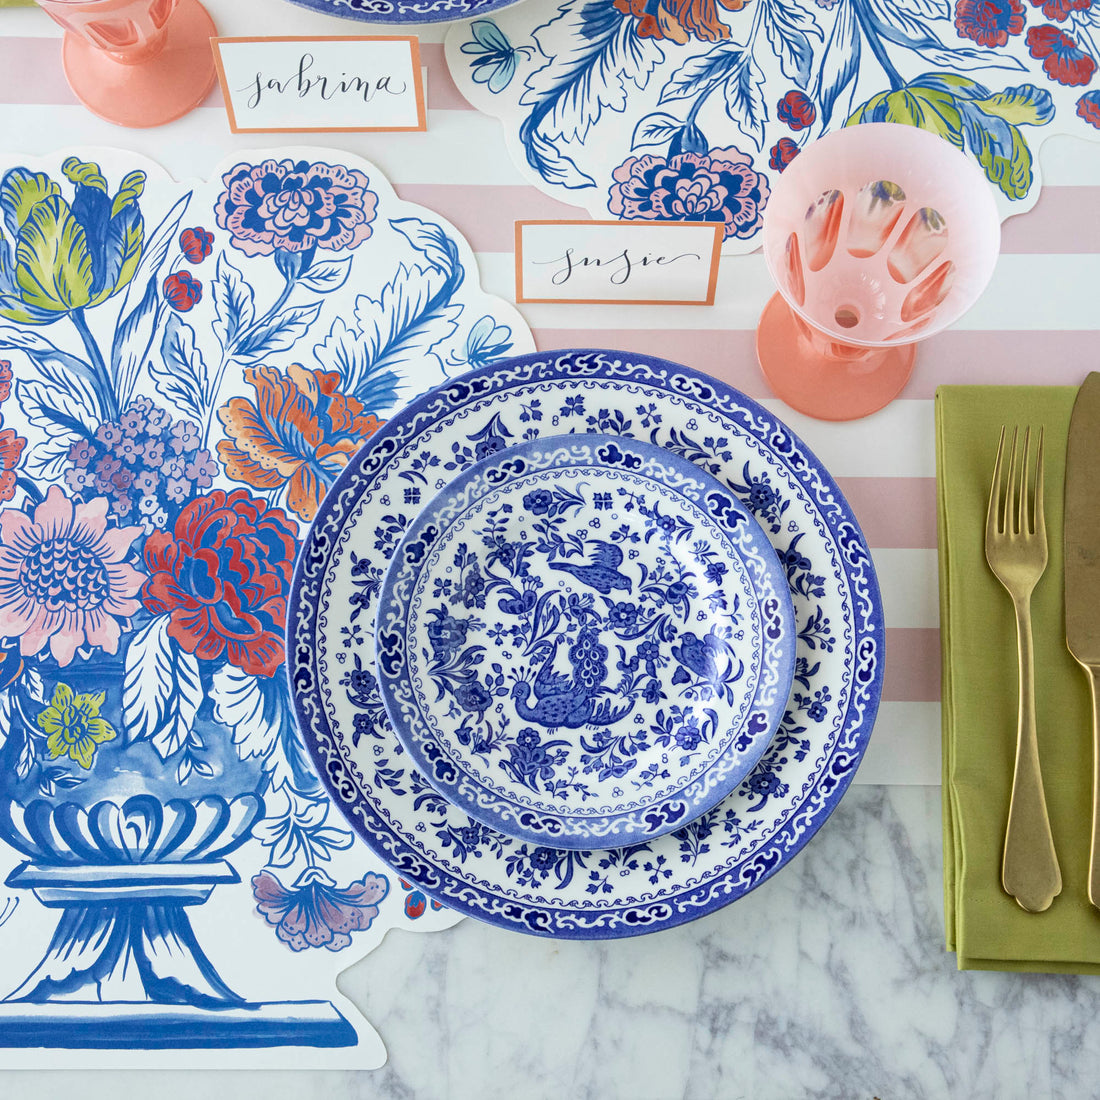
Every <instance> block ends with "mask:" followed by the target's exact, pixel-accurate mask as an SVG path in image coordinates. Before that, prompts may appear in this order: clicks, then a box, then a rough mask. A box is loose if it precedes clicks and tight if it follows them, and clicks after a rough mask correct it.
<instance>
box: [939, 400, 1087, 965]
mask: <svg viewBox="0 0 1100 1100" xmlns="http://www.w3.org/2000/svg"><path fill="white" fill-rule="evenodd" d="M1076 395H1077V390H1076V389H1075V388H1074V387H1070V386H942V387H941V388H940V389H939V390H938V391H937V393H936V464H937V488H938V507H939V559H940V630H941V638H942V644H943V692H942V694H943V835H944V907H945V914H946V929H947V947H948V949H949V950H954V951H956V952H957V954H958V964H959V968H960V969H980V970H1036V971H1056V972H1059V971H1061V972H1071V973H1100V911H1098V910H1096V909H1094V908H1093V907H1092V906H1091V905H1090V904H1089V901H1088V897H1087V894H1086V884H1087V880H1088V861H1089V833H1090V821H1091V812H1092V733H1091V728H1092V727H1091V722H1092V716H1091V702H1090V695H1089V688H1088V682H1087V679H1086V677H1085V673H1084V671H1083V670H1082V669H1081V668H1080V667H1079V666H1078V664H1077V663H1076V661H1074V659H1073V658H1072V657H1071V656H1070V653H1069V651H1068V650H1067V649H1066V644H1065V616H1064V610H1063V607H1064V597H1063V593H1064V584H1063V578H1062V516H1063V507H1062V495H1063V486H1064V481H1065V449H1066V438H1067V434H1068V430H1069V418H1070V413H1071V411H1072V408H1073V401H1074V398H1075V397H1076ZM1002 424H1007V425H1009V431H1010V432H1011V426H1012V425H1014V424H1020V425H1021V426H1023V425H1026V424H1030V425H1031V426H1032V435H1033V438H1034V434H1035V430H1036V429H1037V428H1038V426H1039V425H1040V424H1041V425H1043V426H1044V428H1045V437H1046V443H1045V463H1046V477H1045V482H1044V490H1045V496H1046V507H1045V514H1046V521H1047V537H1048V542H1049V547H1050V561H1049V564H1048V566H1047V570H1046V573H1045V574H1044V575H1043V577H1042V579H1041V580H1040V581H1039V584H1038V585H1037V587H1036V589H1035V594H1034V596H1033V599H1032V612H1033V616H1034V636H1035V688H1036V713H1037V719H1038V735H1039V756H1040V760H1041V764H1042V770H1043V781H1044V785H1045V788H1046V797H1047V806H1048V808H1049V811H1050V819H1051V828H1052V830H1053V833H1054V843H1055V847H1056V848H1057V851H1058V860H1059V863H1060V865H1061V868H1062V893H1061V894H1060V895H1059V896H1058V897H1056V898H1055V899H1054V903H1053V904H1052V905H1051V907H1050V908H1049V909H1048V910H1047V911H1046V912H1045V913H1035V914H1033V913H1026V912H1024V910H1022V909H1021V908H1020V907H1019V906H1018V905H1017V904H1016V902H1015V901H1014V900H1013V899H1012V898H1011V897H1009V896H1008V895H1007V894H1005V893H1004V891H1003V889H1002V888H1001V850H1002V846H1003V844H1004V829H1005V821H1006V819H1007V814H1008V803H1009V797H1010V794H1011V786H1012V768H1013V762H1014V759H1015V742H1016V699H1017V695H1016V691H1017V683H1016V630H1015V621H1014V618H1013V612H1012V605H1011V602H1010V600H1009V598H1008V594H1007V593H1006V592H1005V590H1004V589H1003V588H1002V587H1001V585H1000V582H999V581H998V580H997V579H996V578H995V577H994V576H993V574H992V573H991V572H990V570H989V566H988V565H987V564H986V560H985V544H984V538H985V511H986V505H987V503H988V498H989V487H990V482H991V480H992V476H993V464H994V460H995V458H996V454H997V440H998V437H999V434H1000V429H1001V425H1002ZM1096 476H1097V477H1100V464H1098V468H1097V470H1096ZM1097 538H1098V539H1100V529H1098V530H1097ZM1097 614H1100V607H1098V608H1097Z"/></svg>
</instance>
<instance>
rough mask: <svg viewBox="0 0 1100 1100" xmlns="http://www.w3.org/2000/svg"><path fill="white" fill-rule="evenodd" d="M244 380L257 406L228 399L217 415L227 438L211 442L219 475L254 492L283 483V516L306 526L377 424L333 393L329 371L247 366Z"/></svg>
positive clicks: (334, 375)
mask: <svg viewBox="0 0 1100 1100" xmlns="http://www.w3.org/2000/svg"><path fill="white" fill-rule="evenodd" d="M244 376H245V381H246V382H248V384H249V385H250V386H252V387H253V388H254V389H255V390H256V403H255V404H253V403H252V402H251V401H249V400H248V398H246V397H234V398H232V399H231V400H230V401H229V403H228V404H227V405H225V406H224V407H223V408H222V409H221V410H220V411H219V412H218V416H219V418H220V419H221V422H222V423H223V424H224V425H225V430H226V434H227V435H228V436H229V438H228V439H223V440H222V441H221V442H220V443H219V444H218V454H219V456H220V457H221V460H222V462H224V463H225V472H226V473H227V474H228V475H229V476H230V477H231V478H233V480H234V481H243V482H244V483H245V484H246V485H252V486H254V487H255V488H257V489H277V488H279V487H280V486H282V485H288V486H289V495H288V497H287V504H288V506H289V507H290V510H291V511H292V512H294V514H295V515H297V516H299V517H301V518H302V519H304V520H311V519H313V517H314V516H315V515H316V514H317V506H318V505H319V504H320V503H321V500H322V499H323V498H324V495H325V492H326V491H327V489H328V486H329V485H331V484H332V482H333V481H334V480H335V478H336V475H337V474H339V473H340V471H341V470H342V469H343V468H344V467H345V466H346V465H347V463H348V459H349V458H350V457H351V456H352V455H353V454H354V453H355V452H356V451H357V450H358V449H359V448H360V447H361V446H362V445H363V443H364V442H365V441H366V440H367V439H369V438H370V437H371V436H372V435H374V433H375V432H376V431H378V429H379V428H380V427H381V426H382V422H381V421H380V420H378V419H377V418H376V417H374V416H372V415H370V414H366V415H364V413H363V406H362V405H361V404H360V403H359V402H358V401H356V400H355V398H354V397H345V396H344V395H343V394H342V393H341V392H340V391H339V389H337V386H338V385H339V383H340V375H339V374H337V373H336V372H335V371H322V370H306V368H305V367H302V366H299V365H298V364H297V363H294V364H292V365H291V366H290V367H289V369H288V370H287V371H286V373H283V372H282V371H279V370H276V369H275V368H274V367H248V368H246V370H245V372H244Z"/></svg>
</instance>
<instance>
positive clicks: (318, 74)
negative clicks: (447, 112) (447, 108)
mask: <svg viewBox="0 0 1100 1100" xmlns="http://www.w3.org/2000/svg"><path fill="white" fill-rule="evenodd" d="M212 41H213V44H214V57H215V60H216V62H217V65H218V76H219V79H220V80H221V85H222V95H223V96H224V98H225V109H226V111H227V113H228V115H229V128H230V129H231V130H232V131H233V133H235V134H261V133H264V134H266V133H278V134H304V133H330V134H339V133H357V132H361V131H378V132H392V131H397V130H424V129H426V128H427V116H426V114H425V109H424V82H423V78H422V74H421V68H420V44H419V40H418V39H417V38H415V37H413V36H410V35H387V36H384V37H373V36H368V37H363V36H359V37H353V38H345V37H340V38H335V37H334V38H215V39H213V40H212Z"/></svg>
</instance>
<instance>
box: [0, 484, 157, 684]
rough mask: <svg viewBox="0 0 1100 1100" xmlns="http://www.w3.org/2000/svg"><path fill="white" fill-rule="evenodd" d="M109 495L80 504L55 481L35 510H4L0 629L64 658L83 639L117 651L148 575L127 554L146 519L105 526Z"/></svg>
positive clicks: (24, 650) (0, 517)
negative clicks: (123, 625)
mask: <svg viewBox="0 0 1100 1100" xmlns="http://www.w3.org/2000/svg"><path fill="white" fill-rule="evenodd" d="M107 504H108V502H107V498H106V497H95V498H94V499H93V500H90V501H88V502H87V503H86V504H84V503H78V504H76V505H75V506H74V505H73V502H72V501H71V500H69V499H68V498H67V497H66V496H65V493H64V492H63V491H62V490H61V489H60V488H59V487H58V486H56V485H52V486H50V489H49V492H48V493H47V494H46V499H45V500H44V501H43V502H42V503H41V504H39V505H38V507H37V508H35V510H34V517H33V519H32V518H31V516H29V515H28V514H27V513H26V512H23V511H21V510H20V509H18V508H6V509H4V510H3V511H2V512H0V636H2V637H6V638H18V639H19V651H20V653H21V654H22V655H23V656H24V657H27V656H31V655H33V654H36V653H39V652H41V650H43V649H44V648H45V647H46V645H47V643H48V644H49V647H50V653H51V654H52V655H53V656H54V657H55V658H56V659H57V663H58V664H59V665H63V666H64V665H67V664H69V662H70V661H72V659H73V656H74V655H75V653H76V651H77V649H79V648H80V647H81V646H82V645H89V646H95V647H98V648H100V649H102V650H103V651H104V652H105V653H115V652H117V651H118V641H119V635H120V633H121V625H120V624H121V623H123V622H125V620H127V619H129V618H130V616H131V615H133V614H134V613H135V612H136V611H137V610H138V609H139V608H140V606H141V604H140V603H138V601H137V600H136V599H134V597H135V596H136V595H137V593H138V591H139V590H140V589H141V586H142V584H143V582H144V581H145V576H144V574H142V573H139V572H138V571H137V570H136V569H135V568H134V567H133V566H131V565H128V564H127V563H126V561H125V560H124V559H125V558H126V555H127V554H128V552H129V550H130V544H131V543H132V542H133V541H134V539H136V538H137V537H138V536H139V535H140V534H141V533H142V528H141V527H115V528H111V529H110V530H109V529H108V527H107Z"/></svg>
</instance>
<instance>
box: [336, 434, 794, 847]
mask: <svg viewBox="0 0 1100 1100" xmlns="http://www.w3.org/2000/svg"><path fill="white" fill-rule="evenodd" d="M366 522H367V523H368V524H369V523H370V521H369V520H367V521H366ZM364 533H365V534H367V535H368V536H369V534H370V533H371V532H370V529H369V526H368V528H367V529H366V530H365V531H364ZM353 539H354V536H353ZM376 647H377V649H376V654H377V667H378V679H379V683H380V685H381V689H382V698H383V701H384V702H385V705H386V712H387V714H388V715H389V718H390V722H391V723H392V725H393V728H394V730H395V731H396V733H397V736H398V738H399V739H400V741H401V743H402V744H403V745H404V746H405V749H406V750H407V751H408V753H409V755H410V756H411V757H412V760H413V764H414V765H415V766H416V768H417V769H418V770H419V771H420V773H421V775H423V776H424V778H425V779H427V780H428V782H429V783H431V784H432V786H433V787H435V789H436V790H438V791H439V792H440V793H441V794H443V795H444V796H445V797H446V798H448V799H449V800H450V801H451V802H452V803H454V804H455V805H456V806H458V807H460V808H462V809H464V810H465V811H466V812H467V813H468V814H469V815H470V816H471V817H473V818H476V819H477V820H479V821H482V822H484V823H485V824H487V825H490V826H492V827H494V828H496V829H499V830H500V831H501V832H502V833H505V834H507V835H508V836H511V837H516V838H518V839H520V840H526V841H530V842H531V843H533V844H535V845H539V844H546V845H552V846H553V847H555V848H583V849H593V848H612V847H615V848H622V847H625V846H627V845H636V844H640V843H643V842H646V841H649V840H652V839H654V838H656V837H658V836H661V835H663V834H664V833H668V832H671V831H672V830H673V829H676V828H679V827H681V826H683V825H686V824H687V823H688V822H689V821H691V820H693V819H694V818H696V817H698V816H699V815H700V814H701V813H704V812H705V811H707V810H709V809H711V808H712V807H713V806H714V805H715V804H716V803H718V802H720V801H721V800H722V799H723V798H724V797H725V796H726V795H728V794H729V793H730V792H731V791H732V790H734V788H736V787H737V785H738V784H739V783H740V782H741V780H742V779H744V778H745V776H746V775H748V773H749V772H750V771H751V770H752V769H753V767H754V766H755V765H756V763H757V761H758V760H759V759H760V757H761V756H762V755H763V754H764V751H765V749H767V747H768V743H769V742H770V741H771V739H772V735H773V734H774V733H775V731H776V728H777V727H778V725H779V722H780V719H781V718H782V717H783V714H784V712H785V709H786V705H787V700H788V698H789V697H790V692H791V678H792V675H793V673H794V649H795V636H794V613H793V610H792V605H791V597H790V592H789V590H788V588H787V582H786V576H785V575H784V573H783V569H782V567H781V566H780V564H779V558H778V557H777V555H776V553H775V550H774V548H773V547H772V545H771V543H770V542H769V541H768V539H767V536H766V535H765V534H764V532H763V531H762V530H761V528H760V525H759V524H758V523H757V522H756V520H755V519H753V518H752V516H751V515H750V514H749V513H748V511H746V509H745V508H744V507H743V505H741V504H740V502H739V501H738V500H737V499H736V498H735V497H734V496H733V494H732V493H731V492H730V491H729V490H728V489H726V488H724V487H723V486H722V485H721V484H720V483H719V482H718V481H716V480H715V479H714V478H713V477H712V476H711V475H710V474H708V473H707V472H706V471H704V470H701V469H700V468H699V467H698V466H696V465H694V464H693V463H691V462H689V461H688V460H687V459H685V458H681V457H679V456H678V455H675V454H673V453H672V452H670V451H667V450H664V449H662V448H659V447H654V446H653V445H652V444H649V443H642V442H639V441H638V440H634V439H630V438H628V437H626V436H607V435H599V434H592V435H588V434H581V435H562V436H544V437H542V438H539V439H533V440H530V441H529V442H527V443H521V444H519V445H517V446H514V447H508V448H506V449H504V450H501V451H497V452H496V453H494V454H492V455H490V456H489V457H488V458H485V459H482V460H481V461H480V462H478V463H476V464H475V465H474V466H472V467H470V468H469V469H468V470H466V471H465V472H463V473H461V474H459V476H458V477H457V478H455V480H454V481H452V482H451V483H450V484H449V485H447V487H446V488H444V489H443V490H442V491H441V492H440V493H439V495H438V496H437V497H435V498H434V499H433V500H432V501H431V502H430V503H429V504H428V505H427V506H426V507H425V508H424V509H423V510H422V511H421V512H420V514H419V515H418V516H417V518H416V520H415V521H414V522H413V524H412V526H411V527H410V528H409V529H408V531H407V532H406V533H405V536H404V538H403V539H402V541H401V543H400V544H399V546H398V547H397V551H396V552H395V554H394V556H393V559H392V562H391V564H390V568H389V571H388V572H387V574H386V577H385V580H384V582H383V585H382V595H381V601H380V606H379V611H378V617H377V626H376Z"/></svg>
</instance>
